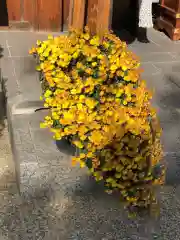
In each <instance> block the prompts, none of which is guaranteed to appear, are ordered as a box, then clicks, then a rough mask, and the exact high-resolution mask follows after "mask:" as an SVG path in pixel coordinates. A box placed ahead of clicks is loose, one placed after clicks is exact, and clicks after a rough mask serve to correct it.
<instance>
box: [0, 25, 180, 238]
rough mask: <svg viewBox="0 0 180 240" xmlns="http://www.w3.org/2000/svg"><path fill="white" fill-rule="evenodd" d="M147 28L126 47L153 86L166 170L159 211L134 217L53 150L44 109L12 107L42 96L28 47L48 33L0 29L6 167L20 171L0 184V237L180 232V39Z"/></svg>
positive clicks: (176, 235) (139, 235)
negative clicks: (144, 38)
mask: <svg viewBox="0 0 180 240" xmlns="http://www.w3.org/2000/svg"><path fill="white" fill-rule="evenodd" d="M148 35H149V39H150V40H151V43H150V44H142V43H141V44H140V43H138V42H136V41H135V42H133V43H132V44H131V45H130V46H129V48H130V49H131V50H132V51H134V52H135V53H137V55H139V57H140V58H141V62H142V67H143V69H144V73H143V77H144V79H145V80H146V81H147V83H148V85H149V87H152V88H154V89H155V97H154V100H153V102H154V104H155V105H156V107H157V109H158V113H159V117H160V120H161V124H162V127H163V130H164V131H163V139H162V140H163V144H164V149H165V160H167V164H168V174H167V184H166V186H165V187H163V188H162V189H160V191H159V192H160V216H159V218H158V219H156V220H155V219H154V218H151V217H150V216H148V215H147V216H144V217H141V218H137V219H135V220H131V219H128V218H127V216H126V214H125V213H124V211H123V210H122V208H121V206H120V204H119V201H118V199H116V198H115V197H113V196H109V195H107V194H105V193H104V192H103V189H102V186H101V185H97V184H95V183H94V182H93V181H92V180H89V178H88V177H87V176H86V171H82V170H79V169H78V168H72V167H71V163H70V158H69V156H68V155H66V153H60V152H58V151H57V149H56V147H55V145H54V144H53V142H52V140H51V137H50V135H49V133H48V131H46V130H42V129H39V122H40V121H41V119H42V118H43V116H42V113H38V114H36V115H18V116H14V115H12V114H11V107H12V106H13V104H14V103H16V102H18V101H36V100H38V99H39V95H40V86H39V82H38V77H37V73H36V72H35V70H34V69H35V62H34V59H33V58H32V57H31V56H28V50H29V48H30V47H31V46H32V45H33V44H35V42H36V40H37V39H45V38H46V37H47V33H33V32H10V31H9V32H6V31H5V32H0V44H1V45H2V46H3V48H4V57H3V58H2V59H1V68H2V76H3V79H5V80H6V88H7V97H8V107H9V109H10V116H9V119H10V120H11V131H12V135H11V138H12V139H11V143H12V145H13V147H12V150H13V157H14V163H13V162H11V163H12V164H10V165H9V166H10V167H9V169H10V170H12V172H14V169H13V166H15V169H16V173H17V174H20V176H19V179H16V178H15V176H14V175H13V174H10V176H11V177H12V179H11V181H10V182H11V183H12V184H9V185H7V187H6V189H2V191H0V240H1V239H13V240H14V239H18V240H19V239H23V240H25V239H32V240H34V239H35V240H36V239H37V240H41V239H46V240H49V239H52V240H66V239H67V240H68V239H72V240H81V239H82V240H86V239H87V240H103V239H104V240H116V239H117V240H121V239H122V240H134V239H143V240H145V239H147V240H151V239H160V240H166V239H167V240H170V239H174V240H179V236H180V228H179V222H180V211H179V210H180V187H179V183H180V161H179V155H180V148H179V147H180V128H179V124H180V101H179V100H180V42H171V41H170V40H169V39H168V38H167V37H166V36H165V35H164V34H162V33H159V32H156V31H155V30H150V31H149V32H148ZM4 136H5V135H4ZM4 141H5V143H7V141H8V138H7V139H6V140H4ZM0 144H1V142H0ZM3 149H4V148H3ZM0 155H2V153H0ZM13 164H14V165H13ZM4 165H6V163H5V164H4ZM0 168H1V169H2V168H3V167H2V165H0ZM22 173H23V174H22ZM13 176H14V180H13ZM16 180H17V181H16ZM6 181H7V182H8V179H7V180H6ZM14 183H18V186H19V187H20V190H21V195H20V194H19V193H18V188H16V187H15V184H14Z"/></svg>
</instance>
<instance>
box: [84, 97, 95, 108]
mask: <svg viewBox="0 0 180 240" xmlns="http://www.w3.org/2000/svg"><path fill="white" fill-rule="evenodd" d="M85 104H86V105H87V107H89V108H90V109H93V108H94V107H95V106H96V105H97V101H95V100H94V99H91V98H86V99H85Z"/></svg>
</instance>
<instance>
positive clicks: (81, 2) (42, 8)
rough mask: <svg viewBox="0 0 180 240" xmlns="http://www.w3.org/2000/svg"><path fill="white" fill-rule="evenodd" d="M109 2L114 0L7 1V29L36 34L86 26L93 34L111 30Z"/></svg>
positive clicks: (110, 3) (110, 4)
mask: <svg viewBox="0 0 180 240" xmlns="http://www.w3.org/2000/svg"><path fill="white" fill-rule="evenodd" d="M1 1H2V0H1ZM3 1H5V0H3ZM112 2H113V0H51V1H48V0H6V3H7V10H8V19H9V25H10V26H15V27H16V28H21V27H23V28H32V29H34V30H37V31H64V30H67V29H68V26H69V27H70V26H72V27H73V28H79V29H82V28H83V27H84V26H85V25H88V26H89V27H90V29H91V32H92V33H96V32H102V31H105V30H107V29H108V28H109V27H110V23H111V9H112V8H111V6H112Z"/></svg>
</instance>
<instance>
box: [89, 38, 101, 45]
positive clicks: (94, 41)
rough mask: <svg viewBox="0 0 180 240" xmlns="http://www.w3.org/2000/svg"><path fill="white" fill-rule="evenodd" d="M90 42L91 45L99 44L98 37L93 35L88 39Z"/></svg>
mask: <svg viewBox="0 0 180 240" xmlns="http://www.w3.org/2000/svg"><path fill="white" fill-rule="evenodd" d="M90 44H91V45H93V46H99V45H100V39H99V37H98V36H95V37H93V38H92V39H91V40H90Z"/></svg>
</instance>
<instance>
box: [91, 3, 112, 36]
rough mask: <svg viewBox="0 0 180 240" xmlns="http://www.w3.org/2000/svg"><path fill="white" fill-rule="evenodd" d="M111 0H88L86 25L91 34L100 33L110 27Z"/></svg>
mask: <svg viewBox="0 0 180 240" xmlns="http://www.w3.org/2000/svg"><path fill="white" fill-rule="evenodd" d="M111 12H112V0H89V1H88V16H87V17H88V19H87V25H88V27H89V28H90V31H91V33H92V34H102V33H103V32H105V31H107V30H108V29H109V28H110V23H111Z"/></svg>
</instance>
